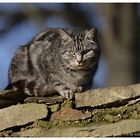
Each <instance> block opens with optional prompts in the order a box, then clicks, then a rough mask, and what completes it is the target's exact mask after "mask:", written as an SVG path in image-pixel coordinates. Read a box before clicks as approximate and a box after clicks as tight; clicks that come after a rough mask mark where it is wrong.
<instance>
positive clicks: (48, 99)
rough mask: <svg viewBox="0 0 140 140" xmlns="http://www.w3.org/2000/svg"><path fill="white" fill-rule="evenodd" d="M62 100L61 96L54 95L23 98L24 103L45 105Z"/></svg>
mask: <svg viewBox="0 0 140 140" xmlns="http://www.w3.org/2000/svg"><path fill="white" fill-rule="evenodd" d="M63 101H64V100H63V99H62V97H61V96H58V95H55V96H50V97H28V98H26V99H25V100H24V103H32V102H34V103H39V104H46V105H53V104H59V103H62V102H63Z"/></svg>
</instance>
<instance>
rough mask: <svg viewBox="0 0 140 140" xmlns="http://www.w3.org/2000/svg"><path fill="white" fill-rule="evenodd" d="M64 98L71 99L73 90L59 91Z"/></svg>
mask: <svg viewBox="0 0 140 140" xmlns="http://www.w3.org/2000/svg"><path fill="white" fill-rule="evenodd" d="M59 94H60V95H61V96H62V97H63V98H64V99H72V98H73V97H74V92H73V91H72V90H70V89H69V90H62V91H61V92H60V93H59Z"/></svg>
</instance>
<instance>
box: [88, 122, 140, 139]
mask: <svg viewBox="0 0 140 140" xmlns="http://www.w3.org/2000/svg"><path fill="white" fill-rule="evenodd" d="M139 124H140V120H123V121H120V122H117V123H113V124H109V125H102V126H100V127H97V128H96V129H95V130H94V131H92V132H91V133H90V134H91V136H95V137H105V136H106V137H107V136H121V135H126V134H130V133H134V132H139V131H140V125H139Z"/></svg>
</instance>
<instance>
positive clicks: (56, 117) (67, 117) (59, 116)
mask: <svg viewBox="0 0 140 140" xmlns="http://www.w3.org/2000/svg"><path fill="white" fill-rule="evenodd" d="M90 117H91V113H89V112H88V113H85V114H84V113H82V112H81V111H79V110H75V109H72V108H62V109H61V110H60V111H57V112H55V113H53V114H52V117H51V121H55V122H56V121H57V122H60V121H76V120H83V119H87V118H90Z"/></svg>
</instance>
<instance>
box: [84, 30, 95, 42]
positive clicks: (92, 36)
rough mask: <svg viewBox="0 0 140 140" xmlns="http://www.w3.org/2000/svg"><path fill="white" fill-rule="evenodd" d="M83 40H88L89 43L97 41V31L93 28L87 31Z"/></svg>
mask: <svg viewBox="0 0 140 140" xmlns="http://www.w3.org/2000/svg"><path fill="white" fill-rule="evenodd" d="M85 33H86V35H85V39H87V40H89V41H95V42H96V41H97V30H96V29H95V28H92V29H91V30H89V31H86V32H85Z"/></svg>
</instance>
